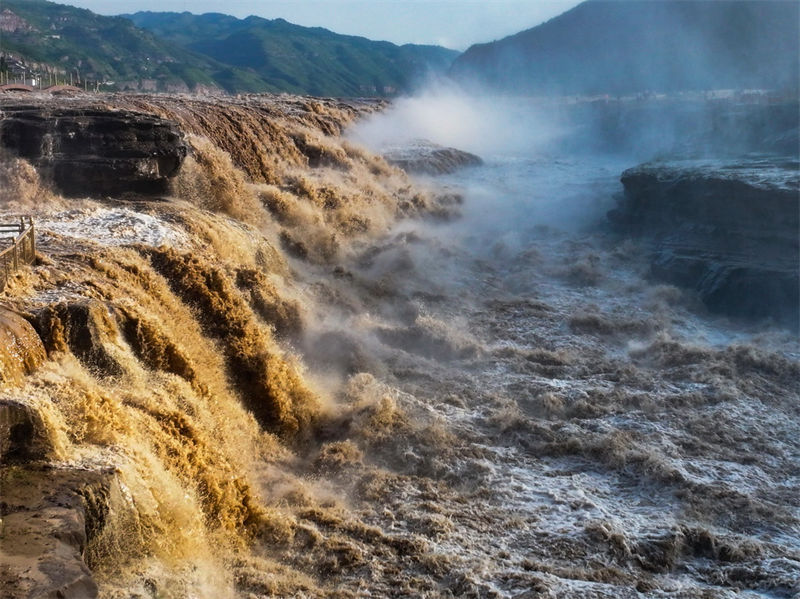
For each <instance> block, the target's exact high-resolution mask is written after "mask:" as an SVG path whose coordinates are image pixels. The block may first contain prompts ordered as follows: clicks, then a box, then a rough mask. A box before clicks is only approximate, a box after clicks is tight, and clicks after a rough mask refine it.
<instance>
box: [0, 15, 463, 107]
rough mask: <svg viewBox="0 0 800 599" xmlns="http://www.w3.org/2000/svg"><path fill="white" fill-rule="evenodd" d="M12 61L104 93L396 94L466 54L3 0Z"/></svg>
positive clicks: (191, 18)
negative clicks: (98, 87)
mask: <svg viewBox="0 0 800 599" xmlns="http://www.w3.org/2000/svg"><path fill="white" fill-rule="evenodd" d="M0 53H2V54H3V55H5V59H4V63H3V64H4V65H5V66H6V68H8V67H9V66H10V65H11V66H15V67H16V69H17V70H18V71H20V72H21V73H23V74H25V75H27V77H26V78H30V76H32V75H33V74H34V73H35V74H38V77H39V78H40V79H45V80H47V79H48V78H49V79H51V80H52V79H53V76H54V74H55V76H56V78H57V79H59V81H67V82H69V81H73V82H76V83H80V82H81V81H83V82H86V81H89V82H91V83H92V84H96V83H99V84H102V87H101V88H102V89H105V90H133V91H170V92H175V91H203V90H213V89H222V90H225V91H228V92H231V93H239V92H291V93H299V94H312V95H320V96H391V95H394V94H397V93H400V92H407V91H410V90H411V88H412V86H413V85H414V84H415V83H417V82H421V81H423V80H424V78H425V77H426V76H428V75H429V74H434V75H436V74H441V73H442V72H444V71H445V70H446V69H447V68H448V67H449V65H450V63H451V62H452V60H453V58H455V57H456V56H457V55H458V52H455V51H453V50H448V49H446V48H442V47H438V46H417V45H411V44H409V45H404V46H397V45H395V44H392V43H389V42H376V41H372V40H368V39H366V38H363V37H355V36H346V35H339V34H336V33H333V32H331V31H328V30H326V29H322V28H310V27H301V26H299V25H293V24H291V23H288V22H286V21H284V20H282V19H275V20H268V19H262V18H259V17H249V18H247V19H236V18H234V17H230V16H226V15H221V14H205V15H192V14H189V13H138V14H135V15H127V16H117V17H106V16H101V15H97V14H94V13H92V12H90V11H88V10H84V9H79V8H74V7H71V6H66V5H61V4H55V3H53V2H48V1H45V0H3V2H2V4H0Z"/></svg>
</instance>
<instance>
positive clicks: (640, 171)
mask: <svg viewBox="0 0 800 599" xmlns="http://www.w3.org/2000/svg"><path fill="white" fill-rule="evenodd" d="M622 184H623V185H624V187H625V191H624V195H623V196H622V197H621V198H620V202H619V205H618V207H617V208H616V209H615V210H613V211H611V212H610V213H609V218H610V219H611V220H612V222H614V223H615V224H616V225H617V226H618V227H619V228H620V230H622V231H623V232H625V233H626V234H631V235H637V236H642V237H643V238H644V239H646V240H649V241H650V242H652V250H653V253H652V263H651V264H652V274H653V275H654V276H655V277H657V278H659V279H662V280H666V281H669V282H671V283H674V284H678V285H682V286H686V287H690V288H694V289H696V290H697V291H698V293H699V294H700V297H701V298H702V300H703V302H704V303H705V304H706V305H707V306H708V307H709V308H710V309H711V310H712V311H715V312H721V313H725V314H729V315H732V316H739V317H751V318H766V317H771V318H774V319H776V320H778V321H780V322H783V323H787V324H789V325H790V326H793V327H796V326H797V323H798V311H799V310H800V293H799V292H798V289H799V283H798V278H799V277H800V274H799V273H800V264H799V263H798V238H799V235H800V225H799V224H798V213H799V210H798V208H799V207H800V199H799V198H798V189H800V174H799V172H798V162H797V161H796V159H787V160H775V159H739V160H728V161H689V160H686V161H674V162H653V163H647V164H643V165H640V166H638V167H635V168H632V169H629V170H627V171H625V172H624V173H623V175H622Z"/></svg>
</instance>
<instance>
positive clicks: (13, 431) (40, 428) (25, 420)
mask: <svg viewBox="0 0 800 599" xmlns="http://www.w3.org/2000/svg"><path fill="white" fill-rule="evenodd" d="M52 452H53V445H52V442H51V440H50V435H49V434H48V430H47V426H46V425H45V423H44V421H43V419H42V416H41V414H40V413H39V412H38V410H37V409H36V408H34V407H33V406H31V405H29V404H27V403H25V402H22V401H17V400H14V399H0V463H1V464H8V463H12V462H14V463H17V462H29V461H35V460H44V459H46V458H48V457H50V456H51V455H52Z"/></svg>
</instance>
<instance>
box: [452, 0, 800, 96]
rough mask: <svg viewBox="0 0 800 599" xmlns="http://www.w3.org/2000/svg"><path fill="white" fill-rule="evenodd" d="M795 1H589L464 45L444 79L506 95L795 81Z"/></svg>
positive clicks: (774, 85)
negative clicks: (489, 40)
mask: <svg viewBox="0 0 800 599" xmlns="http://www.w3.org/2000/svg"><path fill="white" fill-rule="evenodd" d="M799 29H800V2H797V1H794V0H790V1H783V0H714V1H711V0H647V1H636V0H623V1H619V0H588V1H587V2H583V3H582V4H579V5H578V6H576V7H575V8H573V9H572V10H570V11H567V12H566V13H563V14H562V15H560V16H558V17H555V18H553V19H551V20H550V21H548V22H546V23H544V24H542V25H539V26H538V27H534V28H532V29H527V30H525V31H522V32H520V33H517V34H516V35H512V36H510V37H507V38H505V39H502V40H499V41H495V42H492V43H488V44H477V45H474V46H472V47H470V48H469V49H468V50H467V51H466V52H464V53H463V54H462V55H461V56H459V57H458V58H456V60H455V61H454V63H453V65H452V67H451V69H450V75H451V76H452V77H453V78H455V79H456V80H458V81H460V82H462V83H463V84H465V85H468V86H476V87H482V88H488V89H492V90H494V91H498V90H499V91H503V92H511V93H515V94H535V95H571V94H581V95H594V94H630V93H641V92H646V91H650V92H675V91H689V90H711V89H739V90H742V89H789V90H796V89H797V87H798V73H799V72H800V67H799V66H798V57H799V56H800V46H799V45H800V32H799V31H798V30H799Z"/></svg>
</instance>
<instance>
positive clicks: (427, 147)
mask: <svg viewBox="0 0 800 599" xmlns="http://www.w3.org/2000/svg"><path fill="white" fill-rule="evenodd" d="M383 157H384V158H385V159H386V161H387V162H388V163H389V164H393V165H395V166H399V167H400V168H402V169H403V170H405V171H407V172H410V173H419V174H424V175H445V174H448V173H452V172H455V171H457V170H458V169H460V168H464V167H468V166H478V165H480V164H483V161H482V160H481V159H480V157H478V156H476V155H475V154H470V153H469V152H464V151H463V150H457V149H456V148H446V147H444V146H440V145H438V144H435V143H433V142H430V141H428V140H425V139H420V140H415V141H414V142H412V143H410V144H408V145H405V146H402V147H392V148H388V149H386V150H384V151H383Z"/></svg>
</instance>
